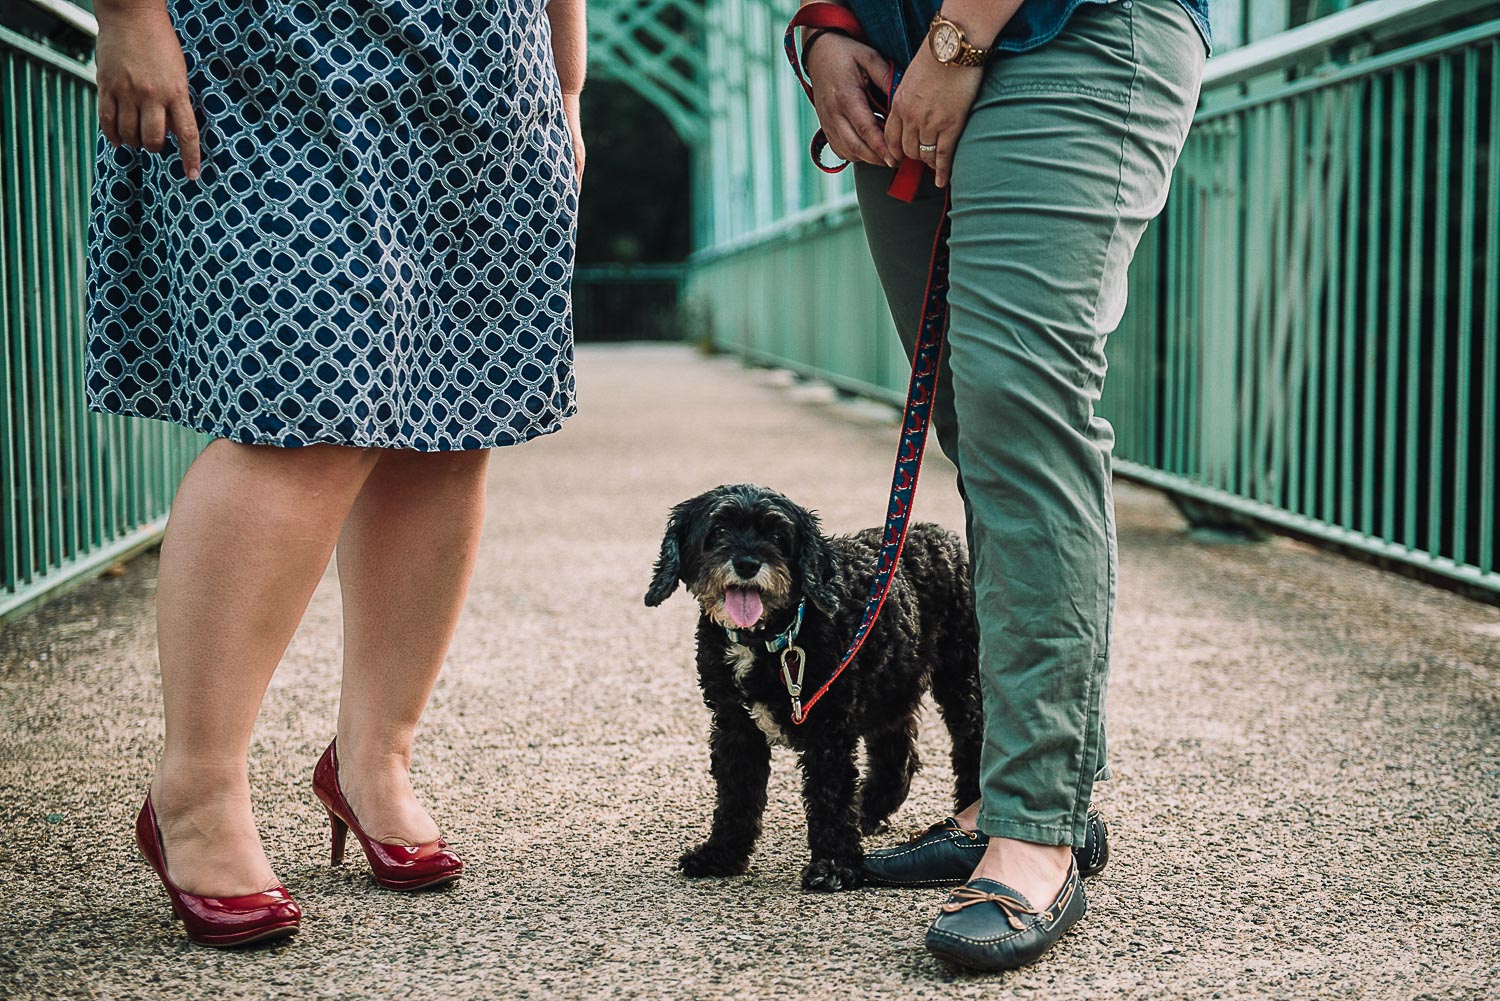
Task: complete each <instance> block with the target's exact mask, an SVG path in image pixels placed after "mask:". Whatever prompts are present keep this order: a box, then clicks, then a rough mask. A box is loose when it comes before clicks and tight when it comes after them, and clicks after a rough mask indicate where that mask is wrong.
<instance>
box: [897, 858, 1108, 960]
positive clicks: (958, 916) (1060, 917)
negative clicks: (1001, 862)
mask: <svg viewBox="0 0 1500 1001" xmlns="http://www.w3.org/2000/svg"><path fill="white" fill-rule="evenodd" d="M1087 906H1088V905H1087V902H1086V901H1085V900H1084V896H1083V879H1082V878H1081V877H1080V875H1079V872H1078V862H1077V860H1076V859H1075V860H1074V862H1073V864H1072V865H1070V866H1069V867H1068V878H1067V880H1065V881H1064V882H1063V887H1062V890H1060V891H1059V892H1058V894H1057V899H1056V900H1054V901H1052V903H1051V904H1049V905H1048V906H1047V907H1045V908H1042V909H1040V910H1038V909H1037V908H1035V907H1033V906H1032V905H1031V902H1030V901H1029V900H1027V899H1026V898H1025V897H1024V896H1022V895H1021V894H1019V893H1017V892H1016V891H1015V890H1012V889H1011V888H1010V887H1008V886H1006V885H1005V884H1004V883H997V882H996V881H995V880H993V879H974V880H970V881H969V882H967V883H965V884H964V885H963V886H960V887H958V888H957V889H956V890H954V891H953V892H952V893H951V894H950V895H949V896H948V900H947V902H945V903H944V904H943V908H942V910H941V911H940V912H939V913H938V916H937V918H936V919H934V921H933V922H932V924H931V925H930V926H929V927H928V929H927V951H928V952H930V953H932V954H933V955H934V956H936V957H938V958H939V959H941V960H945V961H946V962H949V963H953V964H954V965H956V966H962V967H965V968H967V969H970V970H982V971H986V972H995V971H999V970H1018V969H1020V968H1021V967H1023V966H1026V965H1028V964H1030V963H1034V962H1036V961H1037V960H1038V959H1041V958H1042V956H1043V955H1045V954H1046V952H1047V950H1048V949H1051V948H1052V947H1053V946H1054V945H1056V944H1057V940H1058V939H1060V938H1062V936H1063V933H1064V932H1066V931H1067V930H1068V929H1069V928H1071V927H1073V926H1074V925H1075V924H1077V923H1078V919H1079V918H1081V917H1083V912H1084V910H1085V909H1086V908H1087Z"/></svg>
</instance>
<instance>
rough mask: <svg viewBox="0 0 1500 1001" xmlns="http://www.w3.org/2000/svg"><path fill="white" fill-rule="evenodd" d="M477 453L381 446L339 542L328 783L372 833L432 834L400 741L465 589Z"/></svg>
mask: <svg viewBox="0 0 1500 1001" xmlns="http://www.w3.org/2000/svg"><path fill="white" fill-rule="evenodd" d="M488 460H489V453H488V452H487V451H483V450H479V451H469V452H441V453H426V454H421V453H415V452H386V453H385V454H384V455H383V456H382V458H381V460H380V462H379V464H377V465H376V467H375V469H374V471H373V472H372V473H371V474H370V477H369V479H368V480H366V481H365V485H364V489H363V490H362V491H361V492H360V495H359V498H358V499H357V500H356V501H355V503H354V507H353V509H352V510H351V511H350V512H349V518H348V521H347V523H346V524H345V526H344V532H343V535H342V536H341V537H340V539H339V544H338V568H339V582H340V586H341V587H342V589H343V594H344V687H343V694H342V697H341V698H340V700H339V726H338V747H339V755H338V757H339V781H340V785H341V787H342V788H343V791H344V795H345V797H346V798H347V799H348V800H349V806H350V808H351V809H353V811H354V814H355V816H356V817H357V818H358V819H359V821H360V824H361V825H362V826H363V827H364V828H365V831H366V832H367V833H368V834H369V835H370V836H371V837H373V838H375V839H376V840H379V841H385V842H388V843H393V844H420V843H422V842H425V841H431V840H433V839H435V838H436V837H437V836H438V827H437V825H436V824H435V823H433V821H432V818H431V817H429V816H428V815H427V811H426V810H424V809H423V808H422V807H421V805H420V804H419V803H418V802H417V799H416V796H415V795H414V794H413V792H412V787H411V779H410V777H409V775H408V768H409V767H410V765H411V750H412V737H413V734H414V733H415V731H416V726H417V721H418V720H419V719H420V718H421V715H422V710H423V708H424V707H425V706H426V705H427V697H428V695H429V694H431V692H432V686H433V684H434V683H435V682H436V681H437V676H438V671H439V670H440V669H441V668H442V665H443V658H444V657H445V656H446V655H447V652H448V642H449V640H451V639H452V637H453V630H454V627H455V626H456V625H457V624H458V616H459V612H460V611H461V610H462V609H463V603H464V596H465V595H466V594H467V593H468V589H469V577H470V575H471V573H472V572H473V569H474V560H475V556H476V554H477V553H478V549H479V533H480V529H481V528H482V527H483V523H484V487H485V471H486V468H487V465H488Z"/></svg>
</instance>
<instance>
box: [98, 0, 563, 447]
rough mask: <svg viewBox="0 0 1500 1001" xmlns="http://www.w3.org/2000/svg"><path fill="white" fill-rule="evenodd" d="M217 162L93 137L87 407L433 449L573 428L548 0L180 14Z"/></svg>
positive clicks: (249, 434) (244, 435) (280, 434)
mask: <svg viewBox="0 0 1500 1001" xmlns="http://www.w3.org/2000/svg"><path fill="white" fill-rule="evenodd" d="M170 9H171V11H172V15H173V19H174V21H175V24H176V26H177V31H178V35H179V36H180V37H181V39H182V43H183V49H184V52H185V54H186V57H187V64H188V82H189V86H190V87H191V89H192V92H193V99H194V105H195V107H196V108H197V109H198V112H199V120H200V124H201V126H202V133H203V151H204V164H203V172H202V176H201V178H200V180H199V181H197V182H193V181H188V180H187V179H186V178H185V176H184V174H183V171H182V163H181V160H180V158H179V157H178V155H177V153H176V151H175V149H172V150H169V151H168V152H167V153H166V154H164V155H162V156H155V155H152V154H149V153H136V152H133V151H130V150H123V149H122V150H114V149H112V148H110V147H109V146H108V144H106V143H104V142H103V140H102V139H101V141H100V146H99V154H98V177H97V181H96V185H95V190H94V209H93V218H92V231H91V235H90V276H89V287H88V294H89V318H90V333H89V363H88V399H89V405H90V406H91V407H92V408H93V409H95V410H100V411H105V412H109V413H118V414H129V415H134V416H139V417H152V418H159V419H163V420H170V421H174V422H177V423H180V424H185V425H188V426H190V427H193V428H197V429H198V430H200V431H205V432H208V433H210V434H213V435H216V436H219V437H223V438H229V439H232V440H234V441H239V442H247V443H259V444H268V445H282V446H294V445H308V444H312V443H314V442H329V443H333V444H339V445H355V446H377V447H386V448H404V449H416V450H418V451H438V450H451V449H473V448H488V447H491V446H496V445H507V444H512V443H515V442H520V441H524V440H526V439H528V438H531V437H534V436H536V435H539V434H546V433H547V432H550V431H555V430H557V428H558V427H560V426H561V424H562V422H563V421H564V420H565V419H566V418H568V417H569V416H571V415H572V413H573V412H574V387H573V347H572V316H571V307H570V301H569V298H570V296H569V290H570V284H571V281H572V271H573V246H574V217H575V215H576V211H577V200H578V193H577V187H576V183H575V180H574V173H573V147H572V142H571V139H570V137H569V132H568V126H567V122H566V119H565V117H564V115H563V108H562V96H561V90H560V87H559V84H558V79H557V73H556V69H555V66H554V62H553V58H552V51H551V34H550V28H549V24H548V21H547V18H546V15H545V2H544V0H246V2H244V3H217V2H216V3H202V2H199V0H170Z"/></svg>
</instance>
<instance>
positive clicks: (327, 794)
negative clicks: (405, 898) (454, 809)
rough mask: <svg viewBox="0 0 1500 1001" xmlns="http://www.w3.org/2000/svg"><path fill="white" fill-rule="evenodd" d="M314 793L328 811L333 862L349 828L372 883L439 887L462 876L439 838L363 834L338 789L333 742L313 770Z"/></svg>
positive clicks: (411, 887)
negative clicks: (391, 839)
mask: <svg viewBox="0 0 1500 1001" xmlns="http://www.w3.org/2000/svg"><path fill="white" fill-rule="evenodd" d="M334 743H337V741H335V742H334ZM313 792H314V793H315V794H316V795H317V797H318V799H319V801H321V802H322V804H323V808H324V809H326V810H327V811H328V817H329V820H330V822H331V823H332V826H333V852H332V857H333V861H334V864H337V863H338V862H339V861H340V860H341V859H342V858H343V857H344V836H345V834H346V833H347V832H349V831H351V830H352V831H353V832H354V837H355V838H356V839H357V840H358V841H359V846H360V847H361V848H363V849H364V852H365V858H367V859H369V861H370V872H371V874H372V875H373V876H374V877H375V882H377V883H379V884H380V885H381V886H383V887H385V888H386V889H388V890H421V889H425V888H426V887H429V886H442V885H443V884H445V883H452V882H453V881H454V880H456V879H458V878H459V877H460V876H461V875H463V870H464V863H463V859H461V858H459V857H458V855H457V854H455V853H454V852H453V850H452V849H450V848H449V847H448V843H447V842H446V841H444V840H443V839H442V838H438V839H437V840H436V841H429V842H427V843H426V844H422V845H388V844H385V843H384V842H381V841H376V840H375V839H373V838H371V837H370V836H369V835H367V834H366V833H365V830H364V828H363V827H360V826H359V821H358V820H357V819H356V818H355V816H354V811H353V810H351V809H350V808H349V802H348V801H347V800H346V799H344V793H343V790H341V789H340V788H339V759H338V754H337V752H335V750H334V744H329V745H328V750H326V751H324V752H323V757H321V758H319V759H318V767H317V768H315V769H313Z"/></svg>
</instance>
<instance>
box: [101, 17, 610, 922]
mask: <svg viewBox="0 0 1500 1001" xmlns="http://www.w3.org/2000/svg"><path fill="white" fill-rule="evenodd" d="M96 7H97V13H98V17H99V48H98V59H97V62H98V78H99V104H100V108H99V118H100V125H101V128H102V132H103V136H104V141H101V143H100V147H99V156H98V180H97V184H96V188H95V201H94V213H93V220H92V232H91V238H90V264H91V270H90V281H89V290H88V291H89V310H90V322H91V330H90V337H89V368H88V396H89V402H90V405H91V406H92V407H93V408H94V409H96V410H100V411H105V412H109V413H116V414H126V415H132V416H137V417H148V418H157V419H161V420H168V421H173V422H175V423H179V424H185V425H187V426H190V427H193V428H196V429H198V430H200V431H203V432H206V433H207V434H210V435H212V436H213V440H212V441H211V442H210V443H209V444H208V446H207V447H206V448H205V449H204V451H203V453H202V454H201V455H200V456H199V458H198V460H197V461H196V462H195V463H194V464H193V466H192V468H191V469H190V470H189V471H188V473H187V475H186V477H184V479H183V482H182V485H181V486H180V488H179V490H178V493H177V497H176V500H175V502H174V504H173V507H172V516H171V520H170V522H169V524H168V526H167V534H166V539H165V541H164V543H163V545H162V554H161V567H160V578H159V580H160V582H159V590H158V595H157V620H158V635H159V646H160V659H161V671H162V691H163V701H164V703H165V716H166V739H165V746H164V748H163V751H162V755H161V758H160V761H159V763H158V766H157V770H156V773H155V776H154V778H153V780H152V783H151V789H150V794H149V796H148V798H147V801H146V805H145V806H144V807H143V808H142V810H141V814H140V818H139V820H138V821H137V825H136V836H137V841H138V843H139V844H140V847H141V850H142V852H143V853H144V854H145V856H146V858H147V860H148V861H149V862H150V863H151V864H152V866H153V867H154V868H155V869H156V871H157V873H158V875H159V876H160V877H161V879H162V881H163V883H164V884H165V886H166V889H167V891H168V894H169V896H170V898H171V900H172V904H173V906H174V908H176V910H177V912H178V914H179V915H180V916H182V917H183V919H184V922H185V924H186V926H187V929H188V933H189V934H190V935H191V936H192V937H193V938H194V940H195V941H199V942H202V943H204V944H209V945H237V944H241V943H244V942H247V941H254V940H257V939H262V938H267V937H273V936H279V935H286V934H290V933H291V932H293V931H295V930H296V928H297V924H298V921H299V919H300V912H299V911H298V909H297V905H296V904H295V902H293V901H292V899H291V897H290V896H289V895H288V894H287V892H286V890H285V888H284V887H283V886H282V885H281V884H280V882H279V880H278V879H277V878H276V876H275V874H274V872H273V870H272V867H271V865H270V863H269V861H268V860H267V858H266V855H265V852H264V851H263V850H262V847H261V843H260V839H259V835H258V834H257V831H256V826H255V822H254V819H253V818H252V816H251V809H250V786H249V779H248V769H247V756H248V751H249V744H250V738H251V728H252V724H253V723H254V720H255V716H256V713H257V711H258V710H259V707H260V703H261V699H262V697H263V695H264V693H265V690H266V687H267V685H268V683H269V681H270V678H271V674H272V672H273V671H274V670H275V668H276V665H277V663H278V661H279V660H280V658H281V656H282V653H283V651H284V649H285V647H286V645H287V643H288V641H289V640H290V638H291V636H292V633H293V631H294V630H295V628H296V626H297V623H298V621H299V620H300V618H301V616H302V613H303V611H304V609H305V608H306V605H307V602H308V600H309V598H310V596H311V594H312V592H313V589H314V587H315V586H316V584H317V583H318V580H319V579H320V577H321V576H322V573H323V570H324V568H325V567H326V565H327V563H328V560H329V558H330V556H331V555H333V554H334V553H335V551H336V552H337V560H338V568H339V583H340V587H341V589H342V592H343V599H344V623H345V636H344V640H345V642H344V664H343V690H342V696H341V698H340V703H339V713H338V725H337V743H336V746H337V757H335V756H334V751H335V745H333V744H330V745H329V747H328V750H327V751H326V752H325V753H324V756H323V759H322V761H321V762H320V763H319V767H318V769H317V771H316V775H315V780H314V785H315V790H316V792H317V795H318V797H319V798H320V799H321V800H322V802H323V804H324V806H325V808H326V809H327V810H328V814H329V818H330V823H331V827H332V831H333V838H334V856H335V861H337V859H338V857H339V855H340V854H341V852H342V844H343V838H344V834H345V832H346V831H347V829H348V828H350V827H352V828H353V829H354V831H355V834H356V837H358V838H359V840H360V843H361V846H362V847H363V848H364V849H365V853H366V855H367V856H368V858H369V860H370V864H371V866H372V868H373V870H374V873H375V877H376V879H377V881H379V882H380V883H381V884H382V885H385V886H388V887H392V888H397V889H414V888H417V887H420V886H427V885H432V884H435V883H441V882H451V881H452V880H453V879H456V878H457V877H458V875H459V874H460V872H461V865H462V863H461V862H460V860H459V859H458V856H457V855H456V854H454V853H453V852H452V851H451V850H450V849H448V848H447V847H446V846H445V845H444V843H443V842H442V840H441V838H440V836H439V831H438V828H437V825H436V824H435V823H434V822H433V821H432V819H431V818H430V817H429V816H428V814H427V813H426V811H425V810H424V809H423V808H422V807H421V806H420V805H419V803H418V802H417V800H416V798H415V796H414V794H413V791H412V787H411V782H410V779H409V777H408V771H407V770H408V765H409V762H410V759H411V747H412V736H413V732H414V730H415V727H416V724H417V721H418V719H419V717H420V716H421V713H422V709H423V707H424V706H425V704H426V701H427V697H428V694H429V692H430V691H431V689H432V685H433V683H434V681H435V679H436V676H437V673H438V670H439V667H440V665H441V663H442V660H443V657H444V655H445V652H446V650H447V647H448V642H449V639H450V637H451V635H452V632H453V628H454V626H455V623H456V621H457V618H458V614H459V609H460V607H461V605H462V603H463V600H464V595H465V592H466V590H467V587H468V581H469V576H470V571H471V568H472V566H473V562H474V557H475V551H476V547H477V541H478V535H479V529H480V524H481V520H482V515H483V506H484V478H485V466H486V459H487V456H488V449H490V448H492V447H495V446H499V445H510V444H515V443H518V442H522V441H526V440H527V439H529V438H532V437H534V436H536V435H541V434H546V433H548V432H551V431H555V430H557V429H558V427H560V426H561V424H562V422H563V421H564V420H565V419H566V418H567V417H569V416H570V415H571V414H572V413H573V410H574V402H573V368H572V332H571V316H570V306H569V284H570V281H571V276H572V262H573V244H574V216H575V212H576V208H577V197H578V184H579V181H580V180H581V177H582V173H583V144H582V141H581V139H580V133H579V125H578V119H579V114H578V100H579V92H580V91H581V89H582V86H583V67H584V21H583V7H584V0H551V2H550V4H549V3H547V2H546V0H285V2H278V3H274V4H267V3H249V4H201V3H193V2H191V0H165V2H164V0H99V3H97V4H96ZM168 860H170V861H168Z"/></svg>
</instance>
